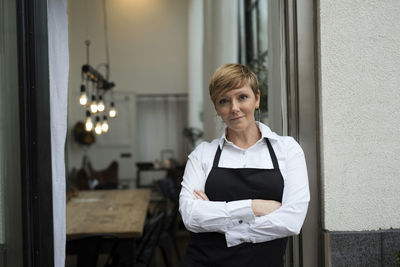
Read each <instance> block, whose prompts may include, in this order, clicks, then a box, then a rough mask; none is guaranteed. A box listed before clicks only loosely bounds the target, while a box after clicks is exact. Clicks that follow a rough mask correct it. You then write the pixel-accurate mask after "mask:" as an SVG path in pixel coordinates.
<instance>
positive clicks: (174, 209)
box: [158, 178, 180, 267]
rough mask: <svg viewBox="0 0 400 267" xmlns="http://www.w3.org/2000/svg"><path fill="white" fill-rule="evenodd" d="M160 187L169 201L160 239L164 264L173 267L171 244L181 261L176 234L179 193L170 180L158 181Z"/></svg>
mask: <svg viewBox="0 0 400 267" xmlns="http://www.w3.org/2000/svg"><path fill="white" fill-rule="evenodd" d="M158 187H159V188H160V191H161V192H162V194H163V196H164V198H165V199H166V201H167V204H166V223H165V227H164V231H163V232H162V234H161V238H160V248H161V252H162V254H163V258H164V262H165V264H166V265H167V267H169V266H172V263H171V259H170V257H169V255H170V254H171V253H170V251H171V249H170V248H171V244H172V246H173V247H174V250H175V253H176V257H177V259H178V261H179V260H180V253H179V249H178V244H177V243H176V238H175V233H176V231H177V229H178V219H179V203H178V199H179V192H178V190H177V188H176V186H175V183H174V181H173V180H172V179H170V178H164V179H161V180H159V181H158Z"/></svg>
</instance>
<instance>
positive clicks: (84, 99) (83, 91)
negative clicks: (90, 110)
mask: <svg viewBox="0 0 400 267" xmlns="http://www.w3.org/2000/svg"><path fill="white" fill-rule="evenodd" d="M87 101H88V98H87V95H86V87H85V85H84V84H82V85H81V95H80V96H79V104H81V106H86V104H87Z"/></svg>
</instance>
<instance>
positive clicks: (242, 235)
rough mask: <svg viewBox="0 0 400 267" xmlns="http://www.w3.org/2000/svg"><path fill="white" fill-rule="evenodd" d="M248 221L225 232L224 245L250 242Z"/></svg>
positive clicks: (231, 245)
mask: <svg viewBox="0 0 400 267" xmlns="http://www.w3.org/2000/svg"><path fill="white" fill-rule="evenodd" d="M249 227H250V225H249V224H248V223H243V224H242V225H238V226H236V227H234V228H231V229H230V230H228V231H226V232H225V239H226V245H227V246H228V247H233V246H237V245H240V244H242V243H250V242H251V240H250V238H249Z"/></svg>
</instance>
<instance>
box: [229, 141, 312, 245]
mask: <svg viewBox="0 0 400 267" xmlns="http://www.w3.org/2000/svg"><path fill="white" fill-rule="evenodd" d="M288 139H289V140H287V142H288V143H289V144H288V145H287V150H286V151H287V158H286V164H285V166H286V167H285V169H284V170H281V172H282V175H283V177H284V182H285V186H284V190H283V197H282V206H281V207H280V208H279V209H277V210H275V211H274V212H271V213H270V214H267V215H264V216H259V217H256V218H255V221H254V222H252V223H250V224H249V227H248V228H247V232H246V233H243V231H244V229H243V227H240V226H239V227H237V226H235V225H233V226H231V227H230V228H229V229H228V230H227V232H226V233H225V236H226V240H227V244H228V245H229V244H235V245H237V244H240V243H243V242H253V243H260V242H266V241H270V240H273V239H277V238H282V237H287V236H291V235H297V234H299V232H300V230H301V227H302V225H303V223H304V220H305V217H306V214H307V209H308V203H309V201H310V192H309V187H308V175H307V167H306V162H305V157H304V153H303V150H302V149H301V148H300V146H299V144H298V143H297V142H296V141H295V140H294V139H293V138H288ZM243 235H247V236H248V238H247V240H246V239H243ZM241 240H245V241H241Z"/></svg>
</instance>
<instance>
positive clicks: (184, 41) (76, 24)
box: [68, 0, 188, 168]
mask: <svg viewBox="0 0 400 267" xmlns="http://www.w3.org/2000/svg"><path fill="white" fill-rule="evenodd" d="M86 3H87V4H86ZM106 4H107V12H108V31H109V49H110V62H111V80H112V81H114V82H115V83H116V85H117V86H116V88H115V92H116V93H118V92H126V93H127V94H128V95H135V94H176V93H178V94H179V93H187V91H188V90H187V87H188V70H187V65H188V60H187V53H188V51H187V50H188V48H187V47H188V31H187V24H188V4H187V1H186V0H135V1H131V0H112V1H111V0H106ZM68 9H69V12H68V15H69V49H70V78H69V113H68V115H69V118H68V124H69V130H70V131H71V128H72V127H73V125H74V124H75V123H76V122H77V121H78V120H84V110H83V109H82V108H81V107H80V106H79V105H78V96H79V87H80V83H81V76H80V75H81V73H80V70H81V66H82V65H83V64H85V62H86V47H85V45H84V41H85V40H86V39H87V38H89V39H90V40H91V46H90V64H91V65H92V66H94V67H96V66H97V65H98V64H99V63H103V62H105V60H106V58H105V49H104V31H103V9H102V1H101V0H83V1H81V0H69V6H68ZM100 70H101V72H102V73H104V69H100ZM131 99H133V100H132V101H134V97H133V98H131ZM130 116H131V118H132V119H134V118H135V117H136V114H130ZM111 127H112V125H111ZM99 138H102V137H99ZM70 142H71V140H70ZM70 148H71V149H70V151H69V163H70V166H69V168H71V167H73V166H78V167H79V166H80V163H81V158H82V151H80V150H79V149H78V147H77V146H76V145H72V146H70ZM110 161H111V160H109V161H107V162H110ZM105 162H106V161H105ZM95 167H97V168H103V167H105V166H95Z"/></svg>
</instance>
